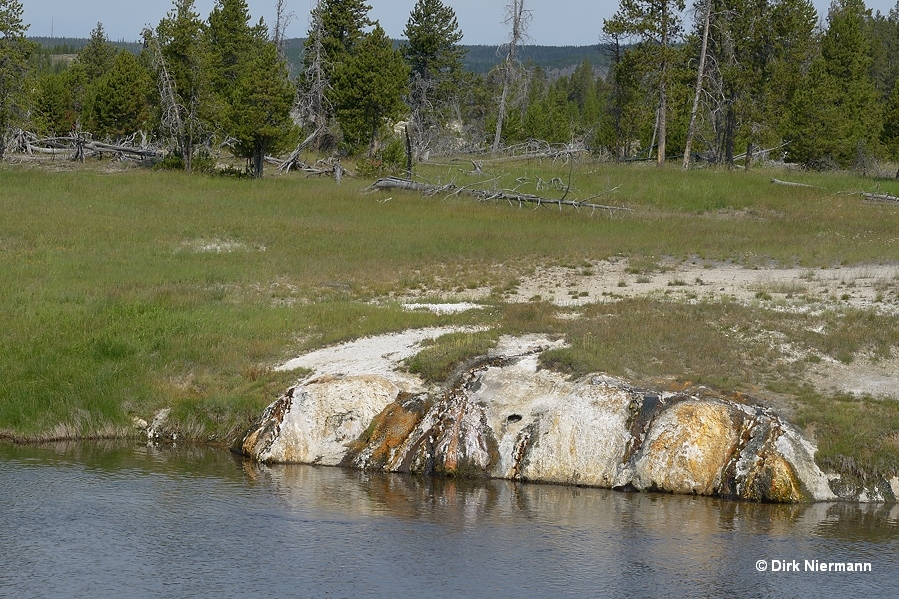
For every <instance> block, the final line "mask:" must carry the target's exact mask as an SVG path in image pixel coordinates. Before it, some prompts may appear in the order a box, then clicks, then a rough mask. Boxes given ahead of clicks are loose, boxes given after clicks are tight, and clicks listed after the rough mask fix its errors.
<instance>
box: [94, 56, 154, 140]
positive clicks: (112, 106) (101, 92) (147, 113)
mask: <svg viewBox="0 0 899 599" xmlns="http://www.w3.org/2000/svg"><path fill="white" fill-rule="evenodd" d="M154 91H155V90H154V86H153V78H152V76H151V75H150V73H149V72H148V71H147V69H146V68H145V67H144V65H142V64H141V63H140V61H139V60H138V59H137V57H135V56H134V55H133V54H131V53H130V52H126V51H124V50H122V51H120V52H119V53H118V54H116V56H115V58H114V59H113V64H112V68H110V70H109V72H107V73H106V74H104V75H103V76H102V77H100V78H99V79H97V80H96V81H94V82H93V84H92V85H90V86H89V88H88V93H87V101H86V102H85V106H84V109H83V116H84V121H85V127H86V128H87V129H88V130H90V131H91V132H92V133H94V134H95V135H96V136H98V137H105V138H109V139H116V138H120V137H122V136H124V135H128V134H131V133H135V132H137V131H139V130H145V129H147V127H148V125H149V124H150V118H151V115H152V108H151V106H152V105H151V101H150V98H151V97H152V94H153V92H154Z"/></svg>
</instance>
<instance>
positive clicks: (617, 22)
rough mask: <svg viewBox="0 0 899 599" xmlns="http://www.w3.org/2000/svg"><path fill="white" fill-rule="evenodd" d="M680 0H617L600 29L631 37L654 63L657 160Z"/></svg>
mask: <svg viewBox="0 0 899 599" xmlns="http://www.w3.org/2000/svg"><path fill="white" fill-rule="evenodd" d="M684 7H685V3H684V0H621V3H620V4H619V7H618V11H617V12H616V13H615V14H614V15H613V16H612V18H611V19H607V20H605V21H604V22H603V31H604V32H605V33H606V34H609V35H613V36H616V37H621V38H626V37H635V38H636V39H637V40H638V41H639V45H640V49H641V51H642V54H641V55H642V56H644V57H645V60H646V61H647V64H651V65H654V66H655V69H656V89H658V98H659V103H658V119H657V121H658V126H657V129H658V163H659V165H660V166H661V165H663V164H664V163H665V150H666V145H665V144H666V131H667V114H668V95H667V91H668V85H669V83H670V79H671V65H672V63H673V62H674V61H675V52H676V51H675V49H674V44H675V42H676V41H677V38H678V37H679V35H680V33H681V19H680V11H682V10H684Z"/></svg>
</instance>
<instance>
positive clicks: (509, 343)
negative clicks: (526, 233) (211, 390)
mask: <svg viewBox="0 0 899 599" xmlns="http://www.w3.org/2000/svg"><path fill="white" fill-rule="evenodd" d="M553 345H555V346H558V342H554V341H551V340H549V339H541V338H536V337H525V338H517V339H511V338H504V339H503V340H502V341H501V343H500V345H499V346H498V348H497V351H495V352H493V353H492V354H491V355H490V356H487V357H485V358H484V359H483V360H481V361H480V362H479V363H477V364H475V365H473V366H471V367H469V368H468V369H466V370H464V371H463V372H462V373H461V374H460V375H459V376H458V377H457V378H456V381H455V383H454V384H452V385H450V386H449V387H448V388H445V389H424V388H423V387H422V386H421V385H420V381H418V382H410V376H409V374H408V373H397V374H396V375H395V376H394V375H392V374H391V373H390V372H385V371H384V370H383V369H382V370H381V372H379V373H376V374H372V373H366V372H325V373H321V372H317V373H314V375H313V378H309V379H308V380H306V381H303V382H301V383H299V384H298V385H297V386H295V387H292V388H291V389H289V390H288V391H287V392H286V393H285V394H284V395H283V396H281V397H280V398H279V399H278V400H277V401H275V402H274V403H273V404H272V405H271V406H269V407H268V408H267V409H266V411H265V413H264V414H263V415H262V417H261V418H260V420H259V421H258V422H257V423H256V424H255V425H254V426H253V427H252V428H251V430H250V431H248V432H247V433H246V434H245V435H244V436H243V437H242V438H240V439H239V440H238V441H237V442H236V443H235V445H234V449H235V451H238V452H240V453H243V454H244V455H246V456H249V457H250V458H252V459H254V460H257V461H260V462H265V463H276V462H278V463H284V462H286V463H311V464H322V465H331V466H338V465H340V466H345V467H352V468H359V469H366V470H379V471H387V472H409V473H420V474H443V475H449V476H464V477H492V478H504V479H511V480H521V481H534V482H546V483H561V484H576V485H587V486H598V487H607V488H617V489H627V490H639V491H665V492H674V493H691V494H699V495H715V496H722V497H733V498H739V499H747V500H752V501H775V502H800V501H823V500H832V499H836V498H837V496H836V495H835V494H834V493H833V491H832V490H831V487H830V484H829V480H828V477H827V476H825V474H824V473H823V472H822V471H821V470H820V469H819V468H818V466H817V465H816V463H815V461H814V454H815V447H814V446H813V445H812V444H811V443H809V442H808V441H806V440H805V439H803V438H802V436H801V435H800V433H799V431H797V430H796V429H795V427H793V426H791V425H790V424H789V423H787V422H785V421H783V420H782V419H780V418H779V417H778V416H777V415H776V414H774V413H773V412H772V411H770V410H768V409H765V408H761V407H758V406H752V405H746V404H743V403H738V402H735V401H732V400H728V399H725V398H723V397H720V396H717V395H715V394H713V393H711V392H710V391H708V390H706V389H704V388H697V389H693V390H690V391H685V392H682V393H654V392H647V391H642V390H639V389H636V388H634V387H632V386H630V385H628V384H627V383H626V382H624V381H620V380H617V379H613V378H610V377H607V376H602V375H591V376H587V377H584V378H581V379H578V380H569V379H567V378H566V377H565V376H563V375H562V374H559V373H557V372H553V371H549V370H542V369H540V368H539V362H538V358H539V354H540V352H541V351H542V350H544V349H546V348H547V347H549V346H553ZM404 355H408V351H407V352H405V354H404ZM297 365H298V366H299V365H302V364H301V363H297Z"/></svg>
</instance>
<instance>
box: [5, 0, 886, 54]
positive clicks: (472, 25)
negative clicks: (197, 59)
mask: <svg viewBox="0 0 899 599" xmlns="http://www.w3.org/2000/svg"><path fill="white" fill-rule="evenodd" d="M247 1H248V5H249V7H250V14H251V15H252V16H253V19H254V21H255V20H256V19H258V18H259V17H263V18H264V19H265V21H266V23H268V24H269V25H272V24H273V23H274V20H275V5H276V0H247ZM506 1H507V0H443V2H444V4H445V5H447V6H450V7H452V8H453V10H455V12H456V16H457V18H458V20H459V27H460V28H461V29H462V32H463V34H464V36H465V37H464V39H463V43H464V44H470V45H476V44H487V45H493V44H499V43H502V42H504V41H505V39H506V35H507V28H506V26H505V25H504V24H503V6H504V5H505V4H506ZM415 2H416V0H368V4H370V5H371V6H372V11H371V13H370V16H371V17H372V18H373V19H377V20H378V21H379V22H380V23H381V26H382V27H383V28H384V29H385V31H387V34H388V35H389V36H390V37H392V38H396V39H399V38H402V36H403V28H404V27H405V25H406V21H407V20H408V19H409V13H410V12H411V10H412V7H413V6H415ZM526 2H527V4H526V7H527V8H529V9H531V11H532V13H533V17H534V18H533V21H532V23H531V25H530V28H529V35H530V38H531V40H530V42H529V43H531V44H539V45H544V46H587V45H591V44H595V43H597V42H598V41H599V35H600V33H601V31H602V21H603V19H606V18H609V17H610V16H611V15H612V14H613V13H614V12H615V10H616V9H617V8H618V2H617V0H526ZM896 2H897V0H866V3H867V6H868V8H871V9H873V10H875V11H877V10H879V11H881V12H882V13H887V12H889V10H890V8H892V7H893V6H895V5H896ZM214 3H215V2H214V0H197V2H196V7H197V12H199V13H200V16H201V17H202V18H204V19H205V18H206V17H207V16H208V15H209V12H210V11H211V10H212V7H213V5H214ZM312 3H313V2H312V0H286V7H287V10H288V11H289V12H293V13H294V14H295V15H296V16H295V18H294V20H293V23H292V24H291V26H290V27H289V29H288V30H287V35H288V37H304V36H305V35H306V30H307V28H308V24H309V10H310V7H311V5H312ZM22 4H23V5H24V8H25V14H24V20H25V22H26V23H30V24H31V28H30V29H29V30H28V34H29V35H34V36H49V35H51V34H52V35H55V36H56V37H88V36H89V35H90V32H91V30H92V29H93V28H94V27H95V26H96V24H97V22H102V23H103V28H104V29H105V30H106V33H107V36H108V37H109V38H110V39H112V40H116V41H118V40H127V41H134V40H137V39H139V38H140V32H141V30H142V29H143V28H144V27H145V26H147V25H150V26H155V25H156V24H158V23H159V21H160V19H162V18H163V17H164V16H165V15H166V13H167V12H168V11H169V9H170V8H171V6H172V2H171V0H22ZM814 4H815V7H816V8H817V9H818V14H819V15H825V14H826V12H827V7H828V6H829V5H830V0H814Z"/></svg>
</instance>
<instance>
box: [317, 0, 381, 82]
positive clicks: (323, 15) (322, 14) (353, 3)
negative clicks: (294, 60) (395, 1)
mask: <svg viewBox="0 0 899 599" xmlns="http://www.w3.org/2000/svg"><path fill="white" fill-rule="evenodd" d="M314 10H315V11H317V12H318V17H319V19H320V21H321V27H320V29H321V31H320V33H318V31H312V30H310V32H309V35H308V36H307V38H306V50H307V51H306V57H307V58H306V60H308V59H309V58H310V53H309V47H310V43H313V42H314V41H315V39H316V37H317V38H318V40H319V42H320V43H321V45H322V52H323V55H324V62H325V65H326V66H325V69H326V75H327V77H328V79H332V78H333V75H334V69H336V68H338V65H339V64H340V63H342V62H344V61H345V60H346V58H347V57H348V56H349V55H350V54H351V53H352V52H353V48H354V46H355V45H356V44H357V43H358V42H359V41H360V40H361V39H362V38H363V36H364V35H365V28H366V27H368V26H369V25H371V24H372V22H371V20H370V19H369V18H368V11H370V10H371V6H369V5H368V4H366V3H365V2H364V1H363V0H322V1H321V2H319V3H318V5H317V6H316V7H315V9H314ZM304 65H305V66H307V67H308V63H304Z"/></svg>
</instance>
